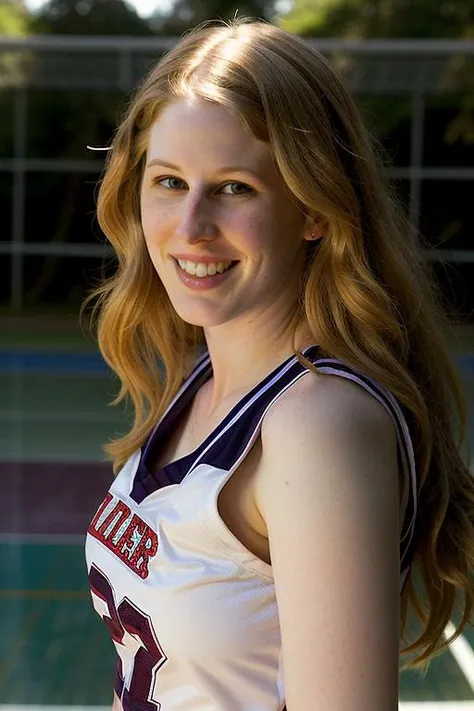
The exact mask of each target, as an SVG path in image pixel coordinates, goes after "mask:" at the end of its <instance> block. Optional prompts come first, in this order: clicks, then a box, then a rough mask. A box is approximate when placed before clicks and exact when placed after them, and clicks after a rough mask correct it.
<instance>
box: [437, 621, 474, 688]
mask: <svg viewBox="0 0 474 711" xmlns="http://www.w3.org/2000/svg"><path fill="white" fill-rule="evenodd" d="M455 629H456V628H455V626H454V625H453V623H452V622H448V624H447V625H446V629H445V630H444V636H445V637H446V639H447V638H448V637H451V635H452V634H453V633H454V631H455ZM449 651H450V652H451V654H452V655H453V657H454V658H455V660H456V661H457V663H458V665H459V667H460V669H461V671H462V673H463V674H464V676H465V677H466V681H467V683H468V684H469V686H470V687H471V689H472V690H473V691H474V651H473V650H472V648H471V645H470V644H469V642H468V641H467V639H466V638H465V637H463V635H462V634H461V635H459V637H458V638H457V639H455V640H454V642H451V644H450V645H449Z"/></svg>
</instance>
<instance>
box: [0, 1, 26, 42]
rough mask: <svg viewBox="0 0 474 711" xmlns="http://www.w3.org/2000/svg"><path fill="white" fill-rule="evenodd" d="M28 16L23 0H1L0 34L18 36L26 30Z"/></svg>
mask: <svg viewBox="0 0 474 711" xmlns="http://www.w3.org/2000/svg"><path fill="white" fill-rule="evenodd" d="M28 24H29V16H28V12H27V10H26V7H25V5H24V3H23V0H2V2H1V4H0V35H6V36H9V37H15V36H18V37H20V36H21V35H26V34H27V32H28Z"/></svg>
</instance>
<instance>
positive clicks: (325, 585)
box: [257, 375, 400, 711]
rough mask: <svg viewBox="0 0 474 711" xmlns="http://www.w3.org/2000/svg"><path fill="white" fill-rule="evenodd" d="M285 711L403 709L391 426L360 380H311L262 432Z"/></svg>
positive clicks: (262, 486)
mask: <svg viewBox="0 0 474 711" xmlns="http://www.w3.org/2000/svg"><path fill="white" fill-rule="evenodd" d="M261 464H262V476H261V478H260V480H259V483H258V490H257V499H258V502H257V503H258V505H259V508H260V510H261V513H262V515H263V517H264V519H265V521H266V524H267V529H268V534H269V541H270V551H271V559H272V565H273V573H274V580H275V590H276V596H277V602H278V609H279V618H280V627H281V635H282V653H283V671H284V679H285V691H286V703H287V708H288V711H314V710H315V709H318V711H349V710H350V711H397V709H398V690H399V686H398V675H399V602H400V599H399V565H400V561H399V511H398V506H399V496H398V471H397V454H396V439H395V431H394V427H393V424H392V422H391V420H390V418H389V416H388V414H387V413H386V411H385V410H384V408H383V406H382V405H380V404H379V403H378V402H377V401H376V400H374V398H372V397H371V396H370V395H369V394H368V393H366V392H365V391H364V390H362V388H360V387H359V386H357V385H355V384H354V383H351V382H348V381H347V380H342V378H338V377H334V376H333V377H331V376H327V377H326V378H324V379H323V380H322V381H319V380H317V379H316V378H314V377H313V376H312V375H307V376H305V378H303V379H302V380H301V381H300V382H299V383H297V384H296V385H295V386H294V387H293V388H292V389H291V390H290V391H289V392H288V394H287V396H284V397H282V398H280V400H279V401H277V403H275V406H274V407H273V408H272V409H271V410H270V411H269V413H268V414H267V417H266V419H265V421H264V424H263V426H262V460H261Z"/></svg>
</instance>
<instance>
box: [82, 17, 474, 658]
mask: <svg viewBox="0 0 474 711" xmlns="http://www.w3.org/2000/svg"><path fill="white" fill-rule="evenodd" d="M179 98H188V99H193V98H201V99H204V100H207V101H212V102H215V103H217V104H220V105H222V106H224V107H226V108H228V109H230V110H231V111H233V112H236V114H237V115H238V116H239V117H240V119H241V120H242V122H243V124H244V126H245V127H246V128H247V129H248V130H250V131H251V132H252V134H253V135H254V136H255V137H256V138H258V139H260V140H263V141H267V142H268V144H269V146H270V148H271V151H272V154H273V157H274V161H275V164H276V166H277V168H278V170H279V171H280V173H281V176H282V178H283V179H284V181H285V183H286V185H287V186H288V188H289V190H290V192H291V193H292V195H293V197H294V199H295V200H296V201H297V202H298V204H299V205H300V206H301V208H302V209H303V210H314V211H316V212H317V213H320V214H322V215H323V216H324V217H325V218H326V220H327V223H328V227H327V229H326V232H325V235H324V237H323V238H322V239H320V240H318V241H317V242H316V243H309V244H308V252H307V256H306V264H305V274H304V279H303V280H302V281H301V290H300V295H299V297H300V298H299V303H298V307H297V313H296V314H295V319H294V325H295V332H296V327H297V324H299V323H300V322H301V320H302V319H305V320H306V322H307V323H308V324H309V328H310V331H311V333H312V336H313V339H314V343H317V344H318V345H319V346H320V348H321V350H322V352H323V354H324V355H325V356H328V357H333V358H338V359H340V360H342V361H345V362H346V363H348V364H350V365H352V366H353V367H355V368H357V369H359V370H361V371H363V372H365V373H366V374H367V375H369V376H371V377H373V378H374V379H376V380H378V381H379V382H380V383H381V384H382V385H383V386H385V387H386V388H387V389H388V390H389V391H390V392H392V393H393V394H394V395H395V397H396V398H397V399H398V401H399V402H400V403H401V404H402V405H403V407H404V409H405V412H407V413H408V419H409V425H410V430H411V435H412V439H413V443H414V449H415V458H416V465H417V477H418V517H417V521H416V528H415V536H416V539H415V540H416V551H415V558H414V560H413V563H412V567H411V571H410V573H409V576H408V579H407V583H406V585H405V588H404V590H403V593H402V599H401V638H402V639H403V641H404V642H407V638H406V632H407V628H408V626H409V625H408V622H409V616H408V612H410V611H411V612H414V613H415V616H416V617H417V618H418V621H419V622H421V623H422V627H421V631H419V635H418V636H417V637H416V638H415V639H414V641H413V642H412V643H411V644H409V645H408V646H406V647H405V648H404V649H401V654H410V655H411V656H410V659H409V660H408V661H407V662H406V663H405V664H404V665H403V666H402V667H401V670H404V669H410V668H411V669H418V670H421V671H423V670H424V669H425V670H426V669H427V668H428V664H429V661H430V660H431V659H432V658H434V657H435V656H437V655H438V654H439V653H440V652H441V651H443V650H444V649H446V646H447V644H448V643H449V642H451V641H453V640H454V639H455V638H456V637H457V636H458V635H459V634H460V633H461V632H462V630H463V629H464V628H465V627H466V625H467V624H468V623H470V624H472V609H473V600H474V590H473V580H472V570H473V568H474V536H473V533H474V479H473V477H472V475H471V473H470V472H469V469H468V467H467V466H466V464H465V463H464V461H463V458H462V456H461V451H462V447H463V444H465V432H466V420H467V416H466V404H465V400H464V398H463V393H462V390H461V384H460V382H459V380H458V377H457V374H456V371H455V369H454V368H453V365H452V363H451V360H450V356H449V354H448V348H447V338H448V336H449V335H450V334H451V324H450V321H449V318H448V316H447V314H446V307H445V305H444V303H443V298H442V296H441V292H440V289H439V287H437V286H436V285H435V279H434V277H433V275H432V274H431V271H430V268H429V266H428V265H427V263H426V262H425V261H424V260H423V258H422V254H421V249H420V246H421V241H420V240H419V238H417V237H416V236H415V235H414V234H413V231H412V230H411V228H410V226H409V224H408V222H407V218H406V216H405V213H404V210H403V209H402V208H401V207H400V206H399V204H398V203H397V199H396V197H395V195H394V194H393V189H392V188H391V186H390V184H389V181H388V180H387V179H386V177H385V169H384V165H383V162H384V161H383V160H382V159H381V154H380V150H379V147H378V146H376V145H375V142H374V140H373V139H372V138H371V137H370V136H369V135H368V133H367V131H366V130H365V128H364V126H363V123H362V121H361V118H360V115H359V113H358V110H357V109H356V106H355V104H354V102H353V100H352V99H351V98H350V96H349V95H348V93H347V91H346V90H345V89H344V87H343V85H342V83H341V82H340V80H339V79H338V77H337V76H336V74H335V72H334V70H333V69H332V68H331V66H330V64H329V63H328V61H327V60H326V59H325V58H324V57H323V56H321V54H319V53H318V52H317V51H315V50H314V49H313V48H312V47H311V46H310V45H309V44H308V43H307V42H306V41H304V40H303V39H301V38H298V37H295V36H293V35H291V34H289V33H287V32H284V31H283V30H281V29H279V28H277V27H275V26H273V25H270V24H267V23H265V22H260V21H253V20H248V19H245V18H244V19H239V20H236V21H233V22H231V23H228V24H227V23H222V24H221V25H216V24H212V25H204V26H200V27H198V28H196V29H194V30H192V31H191V32H189V33H188V34H186V35H185V36H184V37H183V38H182V39H181V40H180V41H179V42H178V43H177V45H176V46H175V47H174V48H173V49H172V50H171V51H170V52H169V53H168V54H166V55H165V56H164V57H163V58H161V60H160V61H159V62H158V64H157V65H156V66H155V67H154V68H153V69H152V70H151V71H150V73H149V74H148V75H147V77H145V79H144V80H143V82H142V84H141V85H140V86H139V88H138V90H137V92H136V93H135V95H134V97H133V99H132V100H131V102H130V103H129V105H128V107H127V109H126V112H125V116H124V118H123V120H122V122H121V123H120V126H119V128H118V130H117V131H116V133H115V135H114V138H113V142H112V146H111V148H110V151H109V153H108V156H107V161H106V168H105V172H104V175H103V179H102V181H101V185H100V189H99V194H98V219H99V224H100V226H101V228H102V230H103V231H104V233H105V235H106V236H107V238H108V239H109V241H110V243H111V244H112V246H113V248H114V250H115V252H116V255H117V269H116V271H115V273H114V275H113V276H111V277H110V278H107V279H104V281H103V282H102V283H101V284H100V285H99V287H98V288H96V289H95V290H94V292H93V293H92V294H91V295H90V296H89V297H88V299H87V300H86V302H85V304H84V306H85V305H86V304H89V302H90V301H91V299H92V300H93V301H94V302H95V306H94V309H93V313H92V315H93V317H96V318H94V321H95V323H96V324H97V329H98V330H97V337H98V342H99V347H100V350H101V352H102V354H103V357H104V358H105V360H106V361H107V363H108V364H109V365H110V367H111V368H112V369H113V371H115V373H116V374H117V375H118V377H119V379H120V382H121V388H120V392H119V394H118V396H117V398H116V399H115V400H114V402H113V404H117V403H119V402H121V401H122V400H124V399H126V400H129V399H131V401H132V403H133V412H134V422H133V426H132V427H131V429H130V431H129V432H127V433H126V434H125V435H124V436H121V437H119V438H117V439H115V440H113V441H111V442H109V443H108V444H107V445H106V446H105V447H104V449H105V451H106V452H107V454H108V455H109V456H110V457H111V458H112V459H113V461H114V471H115V472H117V471H118V470H119V469H120V468H121V467H122V466H123V464H124V463H125V462H126V460H127V459H128V458H129V457H130V455H131V454H132V453H133V452H134V451H136V450H137V448H139V447H141V446H142V445H143V443H144V442H145V440H146V438H147V437H148V435H149V434H150V432H151V430H152V428H153V427H154V425H155V424H156V422H157V420H158V418H159V417H160V416H161V415H162V413H163V412H164V410H165V409H166V407H167V406H168V404H169V403H170V401H171V400H172V398H173V396H174V395H175V394H176V392H177V390H178V389H179V387H180V385H181V384H182V382H183V379H184V378H185V377H186V375H187V374H188V373H189V370H190V367H191V366H192V364H193V362H194V359H195V358H196V356H197V354H198V352H199V349H200V348H201V347H202V346H203V343H204V339H203V331H202V328H200V327H197V326H194V325H190V324H188V323H185V322H184V321H183V320H182V319H181V318H180V317H179V316H178V315H177V314H176V312H175V311H174V309H173V307H172V305H171V303H170V300H169V298H168V296H167V293H166V291H165V289H164V287H163V285H162V283H161V282H160V280H159V278H158V276H157V274H156V272H155V269H154V267H153V265H152V263H151V260H150V258H149V256H148V252H147V249H146V247H145V241H144V237H143V233H142V228H141V223H140V187H141V180H142V175H143V168H144V160H145V154H146V148H147V141H148V134H149V130H150V127H151V126H152V124H153V122H154V121H155V120H156V119H157V117H158V115H159V112H160V110H161V109H162V108H163V107H164V106H165V105H167V104H168V103H169V102H170V101H173V100H175V99H179ZM293 344H294V350H295V354H296V355H298V357H299V358H302V357H303V356H302V355H301V354H299V353H298V349H297V344H296V342H295V339H293ZM306 364H308V363H306ZM415 573H417V575H415ZM417 581H418V582H419V581H422V583H423V588H424V590H423V591H422V592H421V593H420V591H419V590H417ZM455 608H456V609H458V610H459V611H460V613H461V615H460V621H459V623H458V625H457V627H456V628H455V631H454V633H453V634H452V635H451V637H448V636H447V635H446V636H445V629H446V626H447V624H448V623H449V622H450V620H451V615H452V613H453V611H454V609H455ZM415 652H418V654H417V655H414V654H413V653H415Z"/></svg>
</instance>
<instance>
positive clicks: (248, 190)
mask: <svg viewBox="0 0 474 711" xmlns="http://www.w3.org/2000/svg"><path fill="white" fill-rule="evenodd" d="M165 180H178V181H179V182H180V183H182V184H185V183H184V180H181V179H180V178H176V177H174V176H173V175H165V176H164V177H162V178H155V179H154V180H153V184H154V185H159V186H160V187H164V188H165V190H179V189H180V188H170V187H166V186H164V185H162V183H163V181H165ZM228 185H240V186H243V187H244V188H246V191H245V192H244V193H239V194H236V193H230V195H232V196H233V197H240V196H241V195H247V194H249V193H251V192H254V190H253V188H251V187H250V185H246V184H245V183H240V182H239V181H237V180H234V181H233V182H229V183H225V185H223V186H222V188H225V187H227V186H228ZM225 195H229V193H225Z"/></svg>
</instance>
